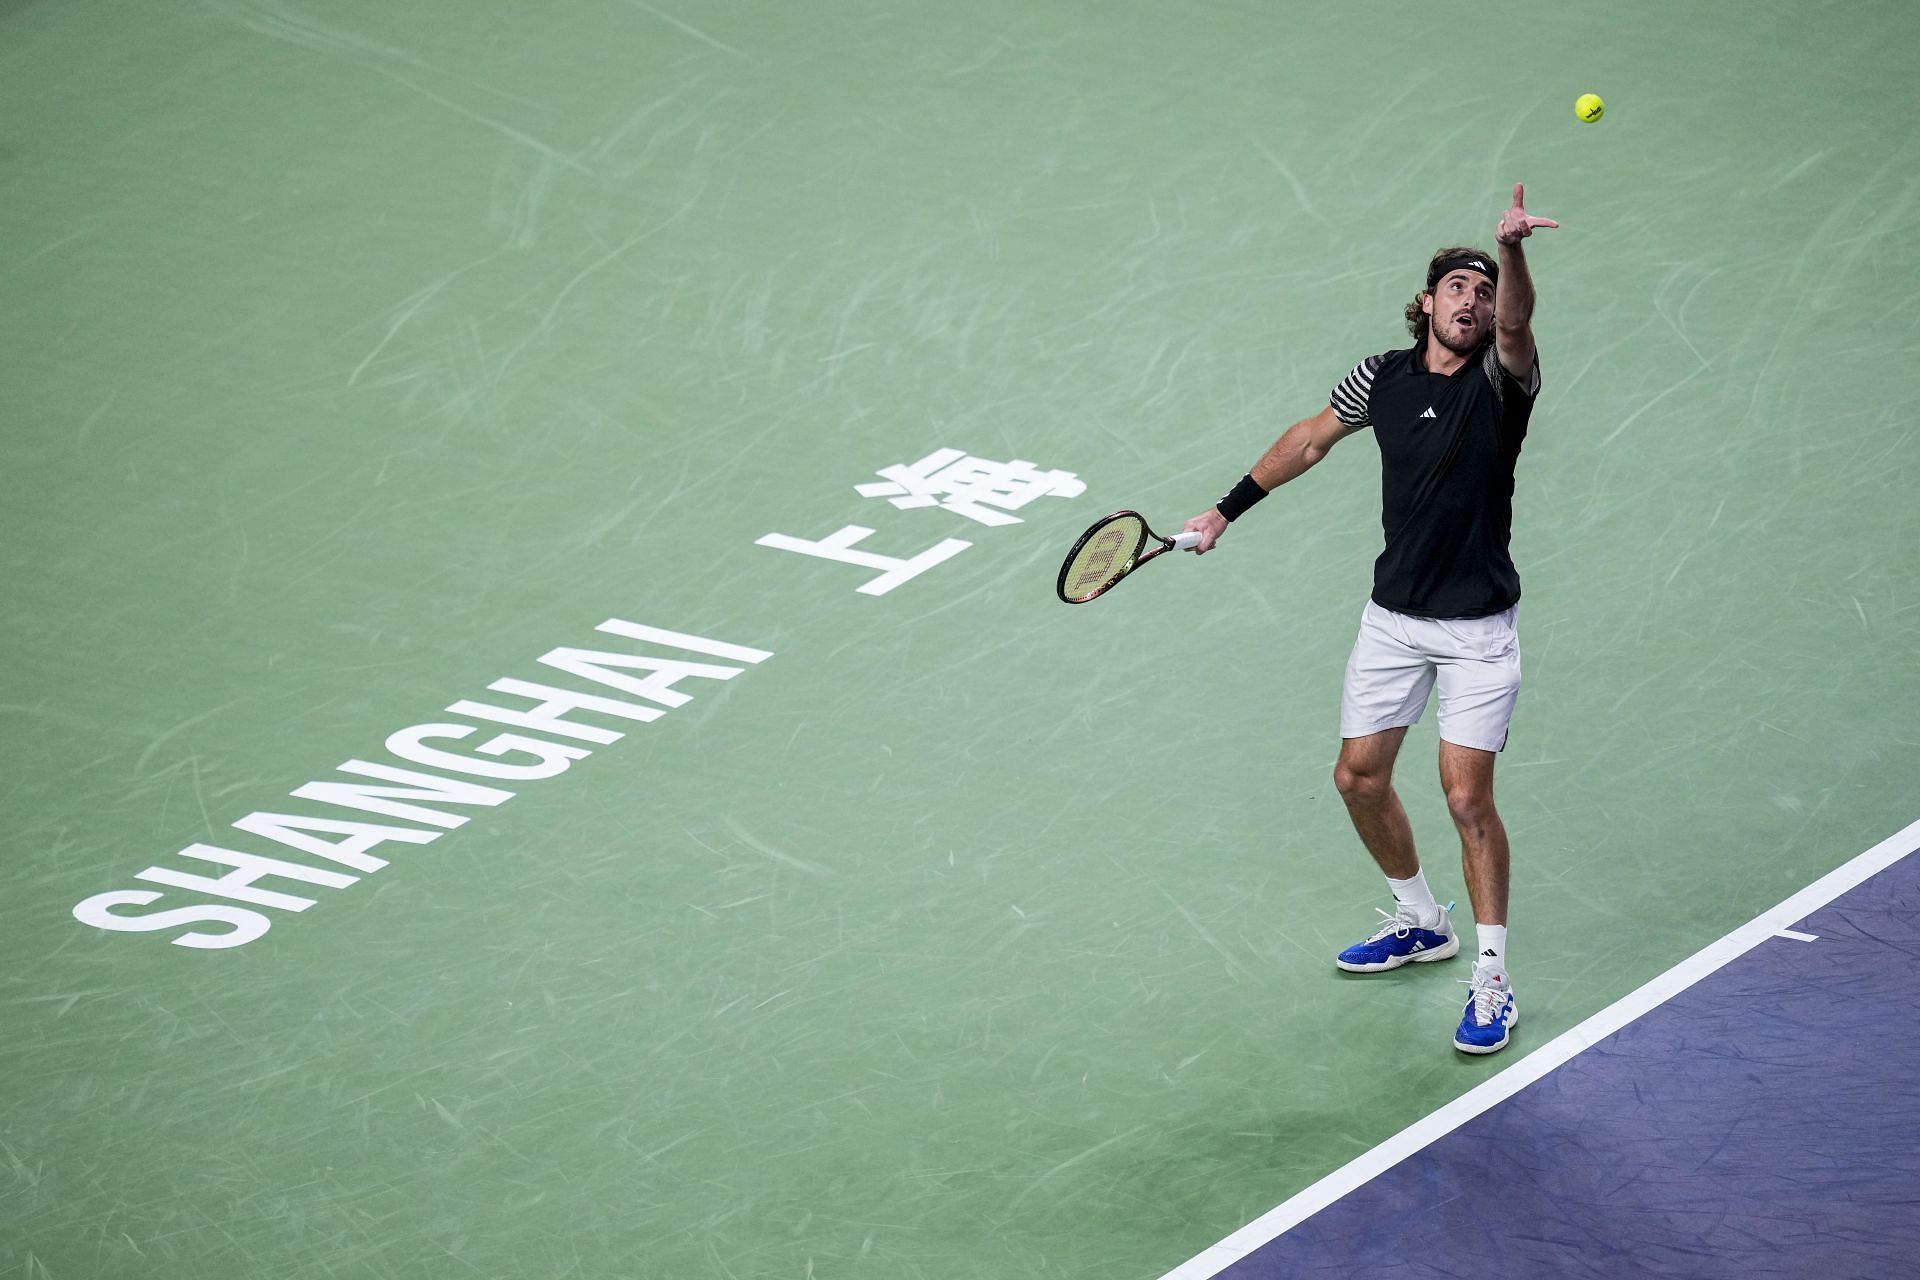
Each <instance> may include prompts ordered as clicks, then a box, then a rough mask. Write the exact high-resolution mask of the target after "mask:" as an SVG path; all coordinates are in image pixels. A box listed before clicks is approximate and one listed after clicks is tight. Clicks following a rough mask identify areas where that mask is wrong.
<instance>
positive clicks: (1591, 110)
mask: <svg viewBox="0 0 1920 1280" xmlns="http://www.w3.org/2000/svg"><path fill="white" fill-rule="evenodd" d="M1573 114H1575V115H1577V116H1579V117H1580V118H1581V119H1582V120H1584V121H1586V122H1587V123H1588V124H1592V123H1593V122H1594V121H1596V120H1598V119H1599V118H1600V117H1601V116H1603V115H1605V114H1607V104H1606V103H1604V102H1602V101H1600V95H1599V94H1597V93H1583V94H1581V95H1580V96H1579V97H1578V98H1575V99H1574V100H1573Z"/></svg>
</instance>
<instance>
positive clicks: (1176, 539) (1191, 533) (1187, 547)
mask: <svg viewBox="0 0 1920 1280" xmlns="http://www.w3.org/2000/svg"><path fill="white" fill-rule="evenodd" d="M1200 538H1201V533H1200V531H1199V530H1198V529H1182V530H1181V531H1180V532H1179V533H1176V534H1174V535H1173V549H1174V550H1175V551H1191V550H1193V549H1194V548H1195V547H1197V546H1199V545H1200Z"/></svg>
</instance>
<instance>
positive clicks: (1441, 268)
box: [1427, 250, 1500, 289]
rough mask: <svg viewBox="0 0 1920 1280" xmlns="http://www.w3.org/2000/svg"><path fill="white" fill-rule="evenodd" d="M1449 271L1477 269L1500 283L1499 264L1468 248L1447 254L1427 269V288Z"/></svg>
mask: <svg viewBox="0 0 1920 1280" xmlns="http://www.w3.org/2000/svg"><path fill="white" fill-rule="evenodd" d="M1450 271H1478V272H1479V273H1480V274H1481V275H1483V276H1485V277H1486V278H1487V279H1489V280H1491V281H1492V282H1493V283H1495V284H1499V283H1500V266H1499V264H1498V263H1496V262H1494V261H1493V259H1491V258H1489V257H1487V255H1486V254H1484V253H1479V252H1475V251H1472V250H1469V251H1468V252H1466V253H1454V254H1449V255H1447V256H1446V257H1444V258H1442V259H1440V261H1438V262H1436V263H1434V264H1433V266H1432V267H1430V268H1428V270H1427V288H1428V289H1432V288H1433V286H1435V285H1436V284H1439V283H1440V281H1441V280H1443V279H1445V278H1446V275H1447V273H1448V272H1450Z"/></svg>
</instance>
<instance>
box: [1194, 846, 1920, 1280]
mask: <svg viewBox="0 0 1920 1280" xmlns="http://www.w3.org/2000/svg"><path fill="white" fill-rule="evenodd" d="M1916 847H1920V822H1914V823H1911V824H1910V825H1908V826H1907V827H1906V828H1905V829H1903V830H1901V831H1899V832H1897V833H1896V834H1894V835H1891V836H1888V837H1887V838H1886V839H1885V840H1882V841H1881V842H1880V843H1879V844H1877V845H1875V846H1873V848H1871V849H1869V850H1867V851H1866V852H1865V853H1863V854H1861V855H1860V856H1858V857H1856V858H1854V859H1853V860H1852V861H1850V862H1846V863H1843V864H1842V865H1840V866H1839V867H1836V868H1835V869H1834V870H1832V871H1830V872H1828V873H1827V874H1826V875H1824V876H1822V877H1820V878H1819V879H1818V880H1816V881H1814V882H1813V883H1812V884H1810V885H1808V886H1807V887H1806V888H1804V889H1802V890H1800V892H1798V893H1796V894H1794V895H1793V896H1792V897H1790V898H1788V899H1787V900H1786V901H1785V902H1782V903H1781V904H1780V905H1779V906H1777V907H1775V908H1773V910H1771V911H1768V912H1766V913H1764V914H1763V915H1761V916H1759V917H1757V918H1755V919H1754V920H1752V921H1750V922H1749V923H1747V924H1744V925H1742V926H1741V927H1740V928H1738V929H1735V930H1734V931H1733V932H1732V933H1730V934H1728V935H1727V936H1726V937H1724V938H1722V939H1720V941H1718V942H1716V943H1714V944H1712V945H1711V946H1709V947H1707V948H1706V949H1704V950H1702V951H1699V952H1697V953H1695V954H1694V955H1692V956H1689V957H1688V958H1687V959H1685V960H1682V961H1681V962H1680V963H1679V964H1677V965H1675V966H1673V968H1671V969H1669V970H1667V971H1666V972H1665V973H1663V974H1661V975H1660V976H1659V977H1657V978H1655V979H1653V980H1652V981H1651V982H1649V983H1647V984H1646V985H1645V986H1643V987H1641V988H1640V989H1639V990H1638V991H1635V992H1633V993H1632V994H1630V995H1627V996H1623V997H1621V998H1620V999H1619V1000H1616V1001H1615V1002H1614V1003H1613V1004H1611V1005H1608V1006H1607V1007H1606V1008H1605V1009H1602V1010H1601V1011H1600V1012H1599V1013H1596V1014H1594V1015H1593V1016H1592V1017H1591V1018H1588V1019H1587V1020H1586V1021H1585V1022H1582V1023H1581V1024H1580V1025H1578V1026H1576V1027H1574V1028H1572V1029H1571V1030H1568V1031H1566V1032H1563V1033H1562V1034H1561V1035H1559V1036H1557V1037H1555V1038H1554V1039H1552V1040H1550V1041H1548V1042H1547V1043H1546V1044H1543V1045H1541V1046H1540V1047H1539V1048H1538V1049H1535V1050H1534V1051H1533V1052H1532V1053H1529V1054H1528V1055H1527V1056H1526V1057H1524V1058H1522V1059H1520V1061H1518V1062H1516V1063H1514V1064H1513V1065H1512V1066H1511V1067H1508V1068H1507V1069H1506V1070H1504V1071H1502V1072H1501V1073H1500V1074H1498V1075H1496V1076H1493V1077H1492V1078H1491V1079H1488V1080H1486V1081H1483V1082H1482V1083H1481V1084H1479V1085H1478V1086H1476V1087H1475V1088H1473V1089H1470V1090H1468V1091H1467V1092H1466V1093H1463V1094H1461V1095H1460V1096H1459V1097H1458V1098H1455V1099H1454V1100H1453V1101H1452V1102H1449V1103H1448V1104H1447V1105H1446V1106H1444V1107H1441V1108H1440V1109H1439V1110H1438V1111H1435V1112H1434V1113H1432V1114H1431V1115H1429V1116H1426V1117H1424V1118H1422V1119H1420V1120H1417V1121H1415V1122H1414V1123H1413V1124H1411V1125H1408V1126H1407V1127H1406V1128H1405V1129H1402V1130H1401V1131H1400V1132H1399V1133H1397V1134H1395V1135H1394V1136H1393V1137H1391V1138H1389V1139H1387V1140H1386V1141H1385V1142H1383V1143H1381V1144H1380V1145H1379V1146H1377V1147H1375V1148H1373V1150H1371V1151H1369V1152H1367V1153H1366V1154H1364V1155H1361V1156H1358V1157H1356V1158H1355V1159H1354V1160H1352V1161H1350V1162H1349V1163H1347V1164H1345V1165H1343V1166H1342V1167H1340V1168H1338V1169H1336V1170H1334V1171H1333V1172H1332V1173H1330V1174H1328V1175H1327V1176H1326V1177H1324V1178H1322V1179H1320V1181H1318V1182H1316V1183H1314V1184H1313V1185H1312V1186H1310V1187H1307V1188H1306V1189H1304V1190H1303V1191H1301V1192H1300V1193H1299V1194H1298V1195H1296V1196H1294V1197H1293V1198H1292V1199H1290V1200H1288V1201H1286V1202H1285V1203H1283V1204H1281V1205H1279V1206H1277V1207H1275V1208H1273V1209H1271V1210H1269V1211H1267V1212H1266V1213H1264V1214H1262V1215H1261V1216H1260V1217H1258V1218H1255V1219H1254V1220H1253V1221H1252V1222H1249V1223H1248V1224H1247V1225H1246V1226H1244V1227H1242V1228H1240V1229H1239V1230H1238V1231H1236V1232H1234V1233H1233V1234H1232V1235H1230V1236H1228V1237H1227V1238H1226V1239H1224V1240H1222V1241H1221V1242H1220V1243H1218V1244H1216V1245H1211V1246H1209V1247H1208V1248H1207V1249H1205V1250H1203V1251H1201V1252H1200V1253H1198V1254H1195V1255H1194V1256H1193V1257H1191V1258H1189V1259H1187V1261H1185V1262H1183V1263H1181V1264H1180V1265H1179V1266H1177V1267H1175V1268H1174V1269H1173V1270H1171V1271H1169V1272H1167V1273H1166V1274H1165V1275H1164V1276H1162V1277H1161V1278H1160V1280H1210V1278H1211V1277H1213V1276H1215V1275H1218V1274H1219V1273H1220V1272H1221V1271H1223V1270H1225V1269H1226V1268H1227V1267H1229V1266H1231V1265H1232V1264H1234V1263H1235V1262H1238V1261H1239V1260H1240V1259H1242V1258H1244V1257H1246V1256H1247V1255H1248V1254H1250V1253H1252V1252H1253V1251H1254V1250H1256V1249H1258V1248H1260V1246H1262V1245H1264V1244H1266V1243H1267V1242H1268V1241H1270V1240H1273V1239H1274V1238H1276V1237H1278V1236H1280V1235H1281V1234H1283V1233H1284V1232H1286V1231H1289V1230H1291V1229H1292V1228H1293V1227H1295V1226H1297V1225H1299V1224H1300V1223H1302V1222H1304V1221H1306V1220H1307V1219H1308V1218H1310V1217H1312V1216H1313V1215H1314V1214H1316V1213H1318V1212H1320V1210H1322V1209H1324V1208H1326V1207H1327V1206H1328V1205H1330V1204H1332V1203H1333V1202H1334V1201H1336V1200H1338V1199H1339V1198H1340V1197H1342V1196H1344V1195H1346V1194H1348V1193H1349V1192H1351V1191H1353V1190H1355V1189H1357V1188H1358V1187H1360V1186H1362V1185H1364V1184H1365V1183H1367V1182H1369V1181H1371V1180H1372V1179H1374V1178H1375V1177H1378V1176H1379V1175H1380V1174H1382V1173H1384V1172H1386V1171H1387V1170H1388V1169H1390V1168H1392V1167H1393V1166H1394V1165H1396V1164H1398V1163H1399V1162H1400V1161H1402V1160H1404V1159H1406V1158H1407V1157H1408V1156H1411V1155H1413V1154H1414V1153H1415V1152H1417V1151H1419V1150H1420V1149H1421V1148H1423V1147H1425V1146H1426V1145H1427V1144H1428V1143H1430V1142H1433V1141H1434V1140H1436V1139H1438V1138H1441V1137H1444V1136H1445V1135H1446V1134H1449V1133H1451V1132H1453V1131H1454V1130H1455V1129H1457V1128H1459V1127H1460V1126H1461V1125H1463V1124H1465V1123H1466V1122H1467V1121H1469V1120H1471V1119H1473V1118H1474V1117H1475V1116H1477V1115H1479V1114H1480V1113H1481V1112H1483V1111H1487V1110H1490V1109H1491V1108H1492V1107H1493V1106H1494V1105H1495V1104H1497V1103H1499V1102H1501V1101H1502V1100H1504V1099H1506V1098H1510V1097H1512V1096H1513V1095H1514V1094H1516V1093H1518V1092H1519V1091H1520V1090H1522V1089H1524V1088H1526V1087H1527V1086H1528V1085H1530V1084H1532V1083H1533V1082H1534V1081H1536V1080H1538V1079H1540V1078H1541V1077H1542V1076H1544V1075H1546V1074H1547V1073H1548V1072H1549V1071H1552V1070H1553V1069H1554V1068H1556V1067H1558V1066H1561V1065H1562V1064H1564V1063H1566V1062H1568V1061H1569V1060H1571V1059H1572V1058H1573V1056H1574V1055H1575V1054H1577V1053H1579V1052H1581V1051H1582V1050H1583V1049H1587V1048H1590V1047H1591V1046H1593V1045H1595V1044H1598V1043H1599V1042H1600V1041H1601V1040H1604V1039H1605V1038H1606V1037H1608V1036H1610V1035H1612V1034H1613V1033H1614V1032H1616V1031H1618V1030H1620V1029H1621V1028H1622V1027H1624V1026H1626V1025H1627V1024H1628V1023H1630V1022H1632V1021H1633V1020H1634V1019H1636V1018H1639V1017H1641V1016H1642V1015H1643V1014H1646V1013H1648V1012H1650V1011H1652V1010H1653V1009H1655V1008H1658V1007H1659V1006H1660V1005H1662V1004H1665V1003H1666V1002H1667V1001H1669V1000H1671V999H1673V997H1675V996H1677V995H1679V994H1680V993H1681V992H1682V991H1685V990H1686V989H1687V988H1688V987H1691V986H1692V985H1694V984H1695V983H1696V982H1699V981H1700V980H1701V979H1703V978H1705V977H1707V976H1708V975H1709V974H1712V973H1713V972H1715V971H1716V970H1718V969H1720V968H1721V967H1723V966H1724V965H1727V964H1729V963H1730V962H1732V961H1734V960H1737V959H1739V958H1740V957H1741V956H1743V955H1745V954H1746V953H1747V952H1749V951H1751V950H1753V948H1755V947H1757V946H1759V945H1760V944H1761V943H1762V942H1765V941H1766V940H1767V939H1768V938H1771V937H1774V936H1776V935H1778V934H1779V933H1780V932H1781V931H1782V930H1783V929H1786V927H1787V926H1788V925H1790V924H1792V923H1793V922H1794V921H1796V920H1800V919H1804V918H1805V917H1806V916H1808V915H1811V914H1812V913H1813V912H1815V911H1818V910H1819V909H1820V908H1821V907H1824V906H1826V905H1827V904H1828V903H1829V902H1832V901H1833V900H1834V899H1835V898H1837V897H1839V896H1840V895H1841V894H1843V893H1845V892H1847V890H1849V889H1852V888H1855V887H1856V886H1858V885H1860V884H1863V883H1865V882H1866V881H1867V880H1869V879H1871V878H1872V877H1873V876H1876V875H1878V874H1879V873H1880V872H1882V871H1884V870H1886V869H1887V868H1888V867H1890V866H1892V865H1893V864H1894V863H1896V862H1898V861H1900V859H1902V858H1904V857H1906V856H1907V855H1908V854H1909V853H1912V852H1913V851H1914V850H1915V849H1916Z"/></svg>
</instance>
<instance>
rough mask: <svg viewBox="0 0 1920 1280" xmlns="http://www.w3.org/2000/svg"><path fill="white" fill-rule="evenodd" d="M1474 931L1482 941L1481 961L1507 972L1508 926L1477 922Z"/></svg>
mask: <svg viewBox="0 0 1920 1280" xmlns="http://www.w3.org/2000/svg"><path fill="white" fill-rule="evenodd" d="M1473 932H1474V934H1475V936H1476V937H1477V938H1478V939H1479V941H1480V958H1479V963H1480V964H1489V965H1492V966H1493V967H1494V968H1496V969H1498V970H1499V971H1500V972H1502V973H1505V972H1506V971H1507V926H1505V925H1503V924H1480V923H1478V922H1476V923H1475V924H1474V926H1473Z"/></svg>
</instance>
